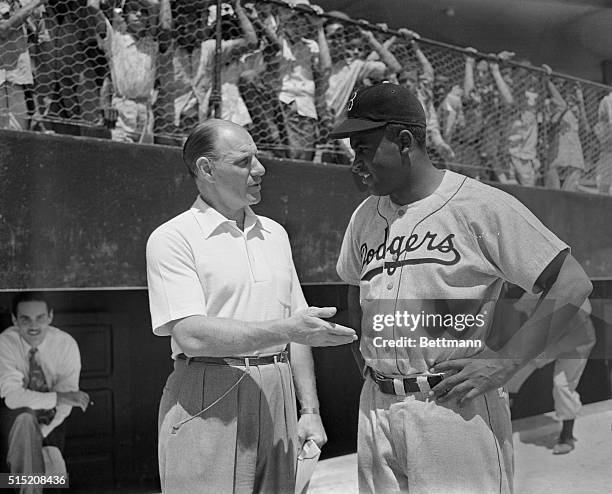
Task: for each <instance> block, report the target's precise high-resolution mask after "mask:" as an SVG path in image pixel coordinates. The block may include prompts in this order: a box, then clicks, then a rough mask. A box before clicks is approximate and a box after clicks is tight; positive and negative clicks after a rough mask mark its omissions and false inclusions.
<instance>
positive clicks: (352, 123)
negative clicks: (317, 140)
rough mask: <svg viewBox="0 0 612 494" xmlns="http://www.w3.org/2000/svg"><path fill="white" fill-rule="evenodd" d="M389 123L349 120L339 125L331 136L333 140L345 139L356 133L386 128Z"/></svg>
mask: <svg viewBox="0 0 612 494" xmlns="http://www.w3.org/2000/svg"><path fill="white" fill-rule="evenodd" d="M385 125H387V122H377V121H374V120H366V119H365V118H347V119H346V120H345V121H344V122H342V123H341V124H339V125H337V126H336V127H335V128H334V129H333V130H332V131H331V133H330V134H329V137H331V138H332V139H344V138H345V137H349V136H350V135H351V134H354V133H356V132H363V131H364V130H370V129H378V128H379V127H384V126H385Z"/></svg>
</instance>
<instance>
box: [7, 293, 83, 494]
mask: <svg viewBox="0 0 612 494" xmlns="http://www.w3.org/2000/svg"><path fill="white" fill-rule="evenodd" d="M11 316H12V319H13V325H12V326H11V327H9V328H7V329H5V330H4V331H3V332H2V334H0V397H1V398H2V402H1V403H0V434H1V437H0V448H1V449H2V456H1V459H0V461H2V471H8V472H10V473H12V474H16V475H40V474H43V473H49V474H51V473H54V474H55V473H57V472H46V471H45V460H44V456H43V447H44V448H46V449H47V453H48V457H49V459H51V460H53V464H54V465H59V466H60V467H62V466H63V467H64V468H65V465H63V458H62V454H63V450H64V442H65V433H66V430H65V429H66V428H65V420H66V418H67V417H68V415H70V412H71V410H72V407H80V408H81V409H82V410H83V411H85V410H86V409H87V406H88V405H89V395H88V394H87V393H85V392H83V391H79V375H80V373H81V356H80V353H79V347H78V345H77V343H76V341H74V338H72V336H70V335H69V334H68V333H65V332H64V331H62V330H60V329H58V328H56V327H54V326H51V323H52V322H53V309H52V308H51V307H50V306H49V304H48V303H47V300H46V298H45V295H44V294H43V293H40V292H22V293H20V294H19V295H17V296H16V297H15V298H14V299H13V302H12V307H11ZM21 492H28V493H33V494H34V493H42V487H34V486H28V487H26V488H25V490H22V491H21Z"/></svg>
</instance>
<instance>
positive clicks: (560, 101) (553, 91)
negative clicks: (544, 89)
mask: <svg viewBox="0 0 612 494" xmlns="http://www.w3.org/2000/svg"><path fill="white" fill-rule="evenodd" d="M547 83H548V91H549V92H550V96H551V99H552V102H553V104H554V105H555V106H556V107H557V110H558V111H560V112H564V111H565V110H567V102H566V101H565V99H564V98H563V96H561V93H560V92H559V90H558V89H557V86H555V84H554V82H553V81H552V80H551V79H549V80H548V81H547Z"/></svg>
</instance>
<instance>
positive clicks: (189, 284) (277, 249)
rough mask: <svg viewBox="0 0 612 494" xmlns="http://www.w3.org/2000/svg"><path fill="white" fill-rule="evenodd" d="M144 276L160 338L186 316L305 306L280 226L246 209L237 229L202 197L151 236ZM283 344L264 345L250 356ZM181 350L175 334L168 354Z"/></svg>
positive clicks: (284, 311) (268, 312)
mask: <svg viewBox="0 0 612 494" xmlns="http://www.w3.org/2000/svg"><path fill="white" fill-rule="evenodd" d="M147 280H148V287H149V305H150V309H151V320H152V323H153V332H154V333H155V334H156V335H159V336H167V335H171V332H170V331H169V329H168V327H167V326H166V325H167V324H168V323H169V322H171V321H175V320H177V319H182V318H184V317H187V316H193V315H203V316H210V317H222V318H229V319H236V320H241V321H266V320H274V319H285V318H288V317H290V316H291V315H293V314H294V313H295V312H297V311H299V310H302V309H305V308H306V307H307V304H306V300H305V299H304V294H303V293H302V288H301V287H300V283H299V280H298V277H297V274H296V271H295V266H294V265H293V258H292V256H291V247H290V245H289V238H288V237H287V232H286V231H285V230H284V228H283V227H282V226H281V225H279V224H278V223H276V222H275V221H273V220H271V219H269V218H266V217H264V216H257V215H255V213H253V211H252V210H251V209H250V208H247V212H246V217H245V222H244V231H241V230H240V229H239V228H238V227H237V226H236V223H235V222H234V221H232V220H229V219H227V218H226V217H225V216H223V215H222V214H220V213H219V212H218V211H216V210H215V209H214V208H212V207H210V206H209V205H208V204H206V203H205V202H204V201H203V200H202V198H201V197H198V198H197V200H196V201H195V203H194V204H193V206H192V207H191V209H190V210H188V211H186V212H184V213H182V214H180V215H178V216H176V217H175V218H172V219H171V220H170V221H168V222H166V223H164V224H163V225H161V226H160V227H159V228H157V229H156V230H155V231H154V232H153V233H152V234H151V236H150V237H149V240H148V242H147ZM281 350H283V346H274V347H268V348H261V349H258V351H256V352H254V353H253V354H252V355H251V356H256V355H269V354H272V353H276V352H279V351H281ZM179 353H182V350H181V348H180V347H179V345H178V343H177V342H176V340H175V339H174V338H172V357H173V358H176V356H177V355H178V354H179ZM228 356H229V355H228Z"/></svg>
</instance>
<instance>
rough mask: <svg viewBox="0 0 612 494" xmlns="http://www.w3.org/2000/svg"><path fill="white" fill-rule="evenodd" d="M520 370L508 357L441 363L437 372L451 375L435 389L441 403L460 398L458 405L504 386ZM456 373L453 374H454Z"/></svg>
mask: <svg viewBox="0 0 612 494" xmlns="http://www.w3.org/2000/svg"><path fill="white" fill-rule="evenodd" d="M517 370H518V367H517V363H516V362H515V361H514V360H512V359H508V358H490V359H486V358H478V357H476V358H465V359H457V360H449V361H447V362H440V363H439V364H436V365H435V367H434V368H433V371H434V372H451V373H452V375H451V376H449V377H446V378H444V379H443V380H442V382H440V383H438V384H437V385H436V386H434V387H433V388H432V390H433V392H434V396H435V398H436V399H437V400H438V401H448V400H452V399H453V398H456V399H457V403H458V404H459V405H463V403H464V402H465V400H470V399H472V398H475V397H476V396H478V395H481V394H484V393H486V392H487V391H491V390H492V389H496V388H499V387H501V386H503V385H504V384H505V383H506V382H508V380H509V379H510V378H511V377H512V376H513V375H514V374H515V373H516V371H517ZM453 372H454V373H453Z"/></svg>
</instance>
